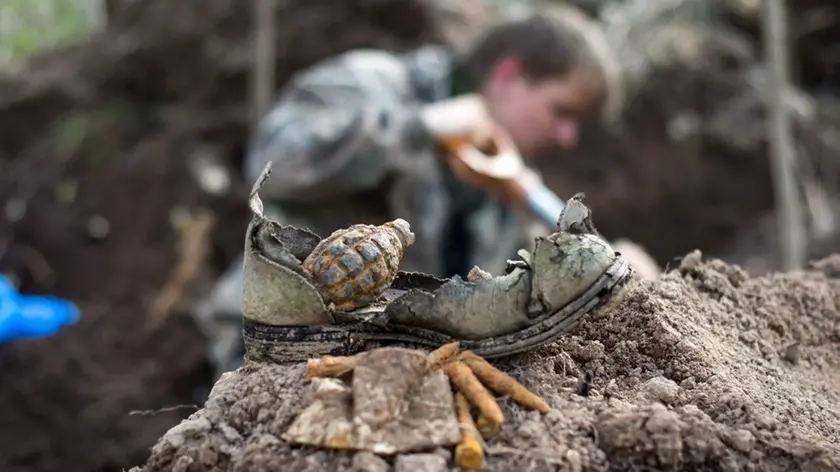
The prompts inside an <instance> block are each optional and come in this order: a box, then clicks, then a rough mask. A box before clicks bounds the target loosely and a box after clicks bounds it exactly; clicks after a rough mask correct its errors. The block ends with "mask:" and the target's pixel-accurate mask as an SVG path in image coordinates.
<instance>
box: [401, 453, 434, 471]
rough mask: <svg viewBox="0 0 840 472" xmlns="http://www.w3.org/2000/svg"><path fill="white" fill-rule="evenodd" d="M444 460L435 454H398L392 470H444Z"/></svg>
mask: <svg viewBox="0 0 840 472" xmlns="http://www.w3.org/2000/svg"><path fill="white" fill-rule="evenodd" d="M446 470H447V467H446V460H444V458H443V457H440V456H439V455H437V454H406V455H402V456H398V457H397V460H396V462H395V464H394V472H446Z"/></svg>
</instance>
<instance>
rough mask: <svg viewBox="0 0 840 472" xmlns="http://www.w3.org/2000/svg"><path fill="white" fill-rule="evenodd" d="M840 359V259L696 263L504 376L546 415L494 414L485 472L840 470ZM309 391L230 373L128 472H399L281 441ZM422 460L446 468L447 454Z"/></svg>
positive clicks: (633, 292)
mask: <svg viewBox="0 0 840 472" xmlns="http://www.w3.org/2000/svg"><path fill="white" fill-rule="evenodd" d="M839 360H840V256H832V257H829V258H827V259H823V260H820V261H818V262H815V263H813V264H812V265H811V267H810V268H809V269H808V270H805V271H801V272H795V273H787V274H772V275H766V276H762V277H758V278H750V277H749V276H748V275H747V274H746V273H745V272H744V271H743V270H741V269H740V268H738V267H736V266H731V265H727V264H725V263H723V262H721V261H719V260H710V261H704V260H702V256H701V254H700V253H699V252H694V253H691V254H689V255H687V256H686V257H685V258H683V260H682V262H681V264H680V266H679V267H678V268H677V269H675V270H673V271H671V272H669V273H667V274H664V275H663V276H662V277H661V278H660V280H658V281H654V282H639V283H637V284H635V285H633V286H632V287H631V288H630V289H629V292H628V294H627V296H626V298H624V299H622V301H621V302H620V303H619V304H617V305H616V306H615V307H614V308H613V309H611V310H609V311H605V312H602V313H594V314H592V315H591V316H590V317H589V318H588V319H587V320H586V321H585V322H584V323H583V324H582V325H581V326H580V328H579V330H577V331H576V334H575V335H572V336H567V337H565V338H563V339H562V340H560V341H559V342H557V343H556V344H553V345H550V346H547V347H545V348H542V349H541V350H539V351H536V352H532V353H529V354H526V355H522V356H517V357H515V358H510V359H508V360H506V361H504V362H500V363H499V365H500V367H502V368H504V370H506V371H508V372H510V373H511V374H512V375H514V376H515V377H517V378H518V379H519V380H520V381H521V382H522V383H524V384H525V385H526V386H528V387H529V388H531V389H532V390H533V391H535V392H536V393H538V394H540V395H542V396H543V398H545V399H546V400H547V401H548V402H549V403H550V404H551V406H552V407H553V411H552V412H551V413H549V414H548V415H545V416H541V415H540V414H539V413H536V412H525V411H524V410H521V409H519V408H518V407H517V406H516V405H514V404H512V403H510V402H509V401H508V400H507V399H505V400H502V403H503V409H504V411H505V414H506V417H507V418H508V420H507V422H506V423H505V425H504V426H503V427H502V431H501V433H500V435H499V436H497V437H496V438H494V439H493V440H491V441H489V443H488V444H487V451H488V459H487V467H486V470H495V471H510V470H522V471H539V470H569V471H606V470H610V471H657V470H663V471H664V470H668V471H673V470H683V471H765V472H775V471H779V472H790V471H811V472H814V471H833V470H838V468H840V366H839V365H838V362H840V361H839ZM309 389H310V387H309V384H308V382H306V381H304V380H303V365H302V364H297V365H286V366H283V365H257V364H252V365H249V366H246V367H245V368H243V369H240V370H239V371H236V372H233V373H230V374H227V375H226V376H224V377H223V378H222V379H221V380H220V381H219V382H218V383H217V384H216V386H215V387H214V389H213V391H212V393H211V395H210V399H209V401H208V402H207V403H206V405H205V407H204V409H202V410H199V411H198V412H196V413H195V414H193V415H192V416H191V417H189V419H187V420H185V421H183V422H182V423H181V424H179V425H178V426H176V427H174V428H172V429H171V430H169V432H167V433H166V434H165V435H164V436H163V437H162V438H161V439H160V440H159V441H158V443H157V444H156V445H155V446H154V448H153V449H152V452H151V456H150V457H149V459H148V461H147V462H146V464H145V465H144V466H142V467H138V468H135V469H133V472H155V471H172V472H199V471H216V470H219V471H221V470H229V471H246V470H296V471H325V470H330V471H350V470H357V471H380V470H381V471H386V470H397V471H400V470H407V469H404V468H402V467H403V466H405V465H406V464H409V463H412V461H410V460H406V459H407V458H406V457H402V458H393V457H384V458H377V457H372V455H371V454H369V453H358V454H355V455H354V454H353V453H347V452H331V451H323V450H317V449H313V448H301V447H294V446H291V445H290V444H288V443H286V442H284V441H283V440H282V439H280V437H281V435H282V433H283V432H284V431H285V429H286V428H287V427H288V426H289V424H290V423H291V421H292V420H293V418H294V417H295V416H296V414H297V413H299V412H300V411H301V410H302V408H304V407H305V406H306V405H307V404H308V401H306V400H305V399H306V398H307V395H308V394H309ZM422 457H425V458H427V461H426V462H425V466H426V467H427V468H426V469H424V470H430V471H431V470H447V468H446V467H447V466H443V463H444V462H447V461H448V464H449V466H448V467H453V466H452V461H451V454H450V452H448V451H446V450H438V451H433V454H432V455H426V456H419V457H415V458H416V459H419V458H422ZM429 457H438V459H435V460H432V459H428V458H429ZM440 458H442V460H441V459H440ZM413 463H414V464H417V462H413ZM434 466H436V467H437V468H436V467H434ZM441 467H442V468H441ZM412 470H418V469H416V468H414V469H412ZM452 470H456V469H452Z"/></svg>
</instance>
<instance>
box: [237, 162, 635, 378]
mask: <svg viewBox="0 0 840 472" xmlns="http://www.w3.org/2000/svg"><path fill="white" fill-rule="evenodd" d="M269 173H270V166H267V167H266V169H265V171H264V172H263V174H262V175H261V177H260V179H259V180H258V181H257V182H256V184H255V185H254V188H253V190H252V193H251V202H250V204H251V209H252V211H253V212H254V218H253V220H252V222H251V224H250V225H249V227H248V230H247V234H246V246H245V264H244V266H243V267H244V281H243V292H242V294H243V305H242V307H243V315H244V336H245V346H246V355H247V357H248V358H249V359H252V360H260V359H262V360H273V361H277V362H284V361H300V360H304V359H308V358H311V357H314V356H318V355H323V354H334V355H348V354H352V353H354V352H358V351H360V350H363V349H365V348H366V347H367V346H368V344H369V343H370V342H375V343H389V342H393V343H400V344H407V345H417V346H426V347H437V346H440V345H442V344H444V343H447V342H451V341H460V343H461V347H462V348H463V349H465V350H471V351H473V352H475V353H476V354H478V355H480V356H484V357H498V356H504V355H509V354H514V353H518V352H522V351H525V350H529V349H533V348H536V347H539V346H541V345H544V344H547V343H550V342H552V341H554V340H556V339H557V338H558V337H559V336H561V335H563V334H565V333H567V332H569V331H570V330H572V329H573V328H574V326H575V325H576V324H577V322H578V321H579V320H580V319H581V317H583V316H584V315H585V314H586V313H589V312H591V311H592V310H594V309H596V308H598V307H600V306H602V305H604V304H606V303H607V302H609V301H610V300H611V299H613V298H614V297H615V296H616V295H617V294H618V293H619V292H621V289H622V288H623V286H624V285H625V284H626V283H627V281H628V280H629V279H630V276H631V274H632V269H631V268H630V266H629V265H628V263H627V262H626V261H625V260H624V259H623V258H622V257H621V256H620V255H619V254H617V253H616V252H614V251H613V250H612V248H611V247H610V245H609V244H608V243H606V242H605V241H604V240H603V239H601V238H600V237H598V236H597V234H596V232H595V231H594V228H593V227H592V221H591V215H590V211H589V208H587V207H586V206H585V205H584V204H583V202H582V197H583V196H582V195H576V196H575V197H573V198H572V199H571V200H570V201H569V202H568V204H567V206H566V208H565V210H564V211H563V213H562V214H561V215H560V218H559V219H558V223H557V230H556V232H554V233H552V234H551V235H549V236H548V237H546V238H537V240H536V245H535V247H534V250H533V253H527V252H526V251H520V255H521V257H522V259H521V260H518V261H510V263H509V264H508V268H507V270H506V271H505V273H503V274H500V275H497V276H492V275H491V274H488V273H486V272H484V271H481V270H480V269H479V268H476V269H474V270H473V271H472V272H471V273H470V276H469V277H468V279H467V280H464V279H462V278H460V277H458V276H455V277H453V278H451V279H438V278H435V277H432V276H429V275H425V274H418V273H404V272H399V273H396V274H391V272H390V270H391V269H393V267H391V264H388V266H389V267H387V269H388V270H385V269H379V272H376V271H373V275H370V277H363V276H361V275H359V274H361V273H362V272H363V269H364V265H365V264H364V262H365V261H363V260H362V261H360V260H359V257H361V258H362V259H364V258H365V256H364V255H363V254H364V252H365V251H361V250H360V248H361V247H363V246H364V245H362V246H360V245H359V244H360V243H361V242H363V240H364V241H368V242H370V238H369V236H370V235H369V234H360V235H356V239H354V240H353V241H351V243H350V244H348V241H347V239H346V238H345V237H340V238H335V237H334V236H331V237H330V238H327V239H325V240H324V241H328V242H325V243H322V240H321V238H320V237H318V236H317V235H314V234H312V233H310V232H309V231H306V230H303V229H299V228H293V227H288V226H282V225H280V224H279V223H277V222H276V221H274V220H272V219H270V218H268V217H266V216H265V215H264V214H263V212H262V203H261V201H260V198H259V195H258V192H259V189H260V187H261V186H262V184H263V183H264V182H265V181H266V180H267V179H268V176H269ZM392 224H396V225H397V226H398V227H399V228H392V229H391V230H388V229H387V225H386V227H378V229H377V228H376V227H371V229H369V230H367V231H369V232H371V231H372V232H377V231H379V232H381V234H382V236H381V237H380V238H379V239H378V240H377V241H376V242H375V243H372V246H371V247H366V246H365V247H366V250H369V251H370V254H369V257H368V258H369V259H371V261H370V262H372V263H375V262H376V261H377V260H378V259H377V257H378V256H377V254H380V253H385V254H390V255H391V257H392V258H393V257H397V258H399V257H401V255H402V250H403V249H404V247H403V248H402V249H399V248H397V247H395V246H398V245H400V244H403V245H405V244H410V243H411V242H413V235H411V236H409V234H410V228H408V224H407V223H406V222H404V221H403V220H397V221H396V222H394V223H392ZM360 227H361V226H360ZM342 231H347V230H342ZM389 231H390V232H389ZM337 233H341V232H337ZM389 234H390V235H391V236H388V235H389ZM365 238H368V239H365ZM401 238H402V239H401ZM336 240H338V241H339V243H335V241H336ZM329 241H332V242H329ZM349 246H353V247H352V250H349V251H348V249H349ZM316 247H317V248H318V251H317V252H316V254H325V253H326V254H332V258H330V259H329V260H330V262H331V265H329V267H327V266H324V265H323V264H322V266H321V270H333V271H337V272H336V273H339V272H340V273H341V278H342V280H344V281H345V282H347V283H346V285H344V286H342V287H343V288H344V290H346V294H347V295H348V296H349V295H351V294H352V293H353V291H360V293H362V292H364V297H362V298H363V300H362V299H360V302H359V303H350V300H349V299H345V300H343V301H342V303H341V306H338V307H337V306H336V305H334V304H330V303H328V302H327V301H326V299H325V295H329V294H328V293H326V292H325V291H324V288H323V287H321V288H320V290H319V288H318V286H319V282H317V280H318V279H320V280H324V279H325V277H324V275H323V274H313V273H312V271H313V270H315V271H317V270H318V265H317V264H313V263H312V262H311V259H310V262H308V263H307V264H306V266H307V269H308V270H305V269H304V261H307V259H308V258H310V255H312V254H313V251H314V250H315V249H316ZM330 251H332V252H330ZM374 252H375V253H376V254H374ZM346 254H350V255H349V256H346V257H345V259H346V260H344V259H342V256H344V255H346ZM357 256H359V257H357ZM351 259H352V260H351ZM337 260H338V261H339V262H340V264H339V266H335V265H333V264H332V263H334V262H335V261H337ZM337 267H338V268H337ZM338 269H341V270H338ZM354 271H355V272H354ZM383 271H384V272H383ZM369 272H370V271H369ZM380 272H381V273H380ZM348 273H352V274H350V275H349V276H348ZM392 275H393V276H394V277H393V278H391V276H392ZM383 277H384V278H383ZM330 278H331V276H327V277H326V279H330ZM368 279H369V280H368ZM382 280H386V281H388V280H392V282H391V283H390V284H389V285H388V286H385V285H383V284H382V283H381V282H382ZM365 284H367V285H365ZM321 285H323V284H321ZM365 287H367V288H365ZM370 290H378V291H376V292H375V293H373V294H372V293H371V292H370ZM332 292H334V288H333V289H332ZM332 295H335V294H334V293H332ZM327 298H329V296H327Z"/></svg>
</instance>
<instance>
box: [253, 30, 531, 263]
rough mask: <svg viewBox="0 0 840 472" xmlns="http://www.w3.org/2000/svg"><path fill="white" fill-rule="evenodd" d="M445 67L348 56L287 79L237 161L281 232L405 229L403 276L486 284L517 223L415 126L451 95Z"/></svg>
mask: <svg viewBox="0 0 840 472" xmlns="http://www.w3.org/2000/svg"><path fill="white" fill-rule="evenodd" d="M452 71H453V58H452V56H451V54H450V53H449V52H448V51H446V50H445V49H442V48H439V47H435V46H427V47H423V48H421V49H419V50H416V51H414V52H411V53H408V54H405V55H397V54H392V53H389V52H385V51H379V50H355V51H350V52H347V53H345V54H343V55H340V56H338V57H335V58H331V59H328V60H326V61H324V62H321V63H319V64H316V65H314V66H313V67H311V68H310V69H309V70H306V71H303V72H301V73H299V74H298V75H297V76H295V77H293V78H292V79H291V80H290V82H289V83H288V85H287V86H286V87H285V89H283V90H281V92H280V96H279V100H278V102H277V104H276V105H275V106H274V108H273V109H272V110H271V111H269V113H268V114H267V115H266V116H265V117H264V118H263V120H262V122H261V123H260V125H259V127H258V129H257V130H256V133H255V135H254V137H253V140H252V142H251V147H250V149H249V151H248V155H247V157H246V164H245V166H246V175H247V177H248V178H249V179H251V180H254V179H256V178H257V176H258V174H259V172H260V171H261V170H262V168H263V167H264V165H265V163H266V162H267V161H269V160H271V161H272V177H271V180H269V182H268V183H267V185H266V187H264V188H263V190H262V195H263V198H264V200H265V201H266V205H267V206H272V207H274V210H275V211H276V212H278V213H279V215H278V217H279V218H280V219H281V221H284V222H285V223H287V224H294V225H296V226H302V227H306V228H308V229H310V230H312V231H313V232H315V233H316V234H319V235H321V236H327V235H329V234H330V233H331V232H333V231H335V230H336V229H339V228H343V227H347V226H350V225H352V224H357V223H368V224H381V223H383V222H385V221H389V220H392V219H394V218H398V217H399V218H404V219H406V220H407V221H408V222H409V223H410V224H411V227H412V230H413V231H414V233H415V235H416V242H415V244H414V245H413V246H412V247H411V248H410V249H409V251H408V252H407V253H406V255H405V258H404V259H403V263H402V267H403V268H404V269H405V270H412V271H423V272H426V273H430V274H435V275H439V276H451V275H454V274H461V275H465V273H466V272H467V271H468V270H469V269H470V268H472V267H473V266H474V265H478V266H480V267H481V268H483V269H485V270H488V271H490V272H492V273H496V272H498V271H501V270H502V269H503V268H504V264H505V261H506V259H509V258H512V257H514V255H515V252H516V250H517V249H518V248H521V247H527V246H525V243H526V241H525V231H524V229H523V225H522V224H521V222H520V221H519V218H520V217H519V215H517V214H515V212H514V211H512V210H511V209H510V208H507V207H505V206H504V205H502V204H501V203H500V202H498V201H496V200H494V199H493V198H491V196H490V195H488V194H487V193H485V192H484V191H482V190H479V189H475V188H471V187H467V186H466V185H465V184H463V183H461V182H460V181H457V180H456V179H455V178H454V176H453V175H452V174H451V172H450V170H449V168H448V166H447V165H446V163H445V161H444V160H443V159H442V158H441V156H438V155H437V151H436V148H435V144H434V142H433V141H432V139H431V138H430V137H429V136H428V135H426V134H425V133H424V131H423V127H422V126H421V125H420V124H419V119H418V117H417V110H418V108H419V107H420V106H422V105H423V104H425V103H430V102H434V101H439V100H441V99H445V98H449V97H450V96H452V95H453V87H452V83H453V80H452V78H451V77H452Z"/></svg>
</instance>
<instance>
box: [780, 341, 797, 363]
mask: <svg viewBox="0 0 840 472" xmlns="http://www.w3.org/2000/svg"><path fill="white" fill-rule="evenodd" d="M782 357H783V358H784V360H786V361H788V362H790V363H791V364H793V365H796V364H798V363H799V343H793V344H791V345H790V346H788V347H786V348H785V352H784V354H783V355H782Z"/></svg>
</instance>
